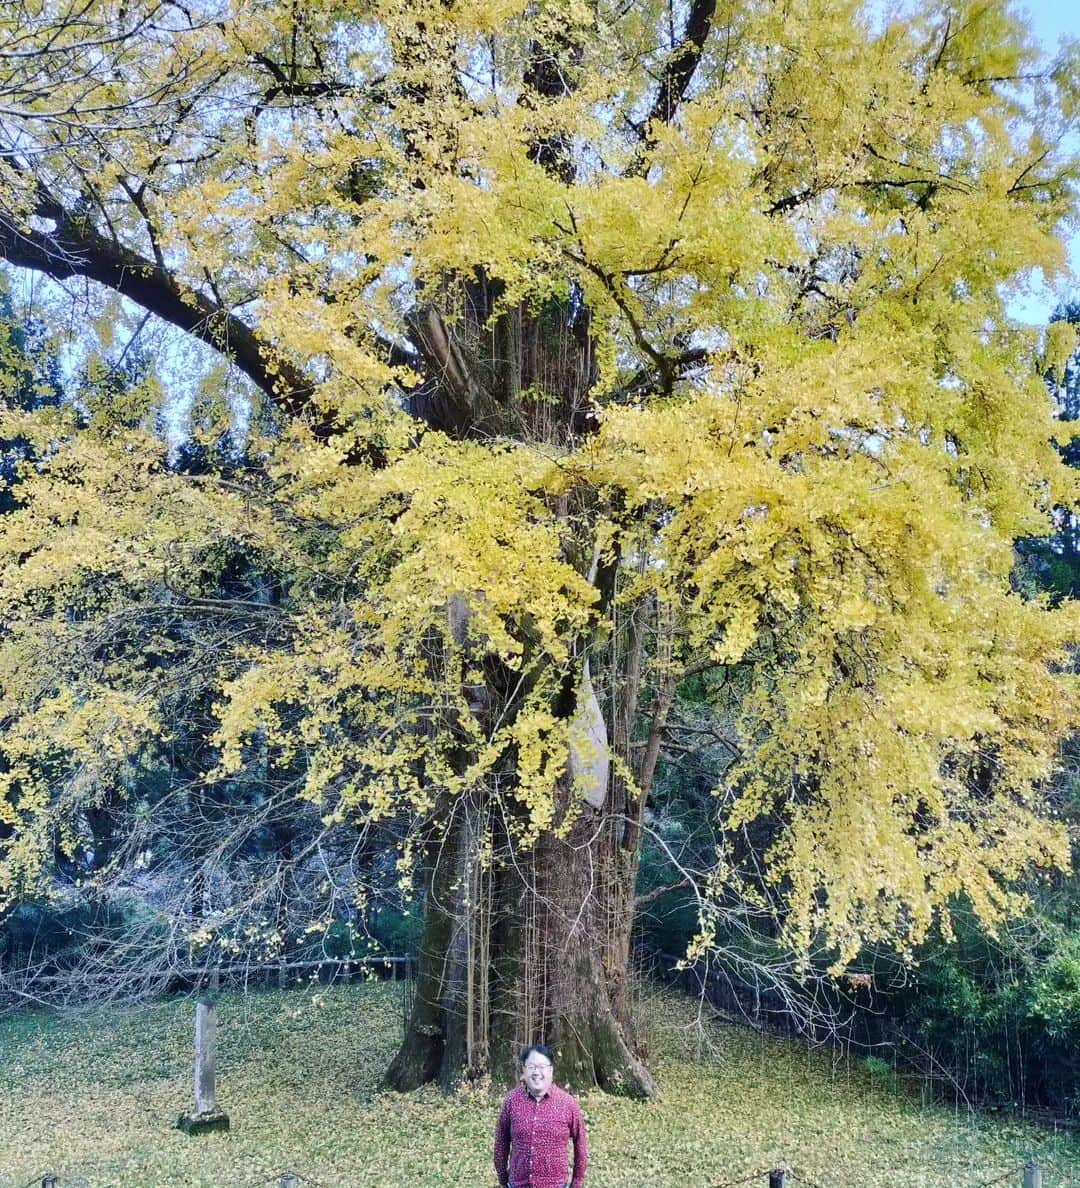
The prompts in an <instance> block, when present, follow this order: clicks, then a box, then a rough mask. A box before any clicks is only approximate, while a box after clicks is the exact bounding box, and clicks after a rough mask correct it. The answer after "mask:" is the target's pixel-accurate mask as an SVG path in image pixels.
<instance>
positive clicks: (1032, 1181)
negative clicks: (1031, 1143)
mask: <svg viewBox="0 0 1080 1188" xmlns="http://www.w3.org/2000/svg"><path fill="white" fill-rule="evenodd" d="M1024 1188H1042V1168H1041V1167H1039V1165H1038V1164H1037V1163H1036V1162H1035V1160H1034V1159H1033V1160H1032V1161H1031V1162H1030V1163H1029V1164H1028V1165H1027V1167H1025V1168H1024Z"/></svg>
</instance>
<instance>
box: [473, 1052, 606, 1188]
mask: <svg viewBox="0 0 1080 1188" xmlns="http://www.w3.org/2000/svg"><path fill="white" fill-rule="evenodd" d="M521 1065H522V1069H523V1071H524V1076H523V1077H522V1084H520V1085H518V1086H517V1088H516V1089H513V1090H511V1092H510V1093H509V1094H508V1096H507V1098H506V1101H504V1102H503V1107H502V1109H501V1110H500V1111H499V1120H498V1122H496V1123H495V1174H496V1175H497V1176H498V1177H499V1184H500V1185H501V1186H502V1188H508V1186H509V1188H582V1184H584V1182H585V1166H586V1164H587V1163H588V1162H589V1144H588V1142H587V1141H586V1139H585V1121H584V1119H583V1118H582V1116H581V1109H580V1107H579V1106H578V1103H577V1102H576V1101H575V1100H574V1099H573V1097H572V1096H571V1095H570V1094H569V1093H567V1092H566V1090H565V1089H560V1088H559V1087H558V1085H555V1084H553V1083H552V1082H553V1078H554V1075H555V1053H554V1052H552V1050H551V1049H550V1048H547V1047H545V1046H544V1045H543V1044H530V1045H529V1047H527V1048H526V1049H525V1050H524V1051H523V1052H522V1053H521ZM567 1143H573V1144H574V1174H573V1178H571V1176H570V1168H569V1161H568V1159H567V1154H566V1146H567Z"/></svg>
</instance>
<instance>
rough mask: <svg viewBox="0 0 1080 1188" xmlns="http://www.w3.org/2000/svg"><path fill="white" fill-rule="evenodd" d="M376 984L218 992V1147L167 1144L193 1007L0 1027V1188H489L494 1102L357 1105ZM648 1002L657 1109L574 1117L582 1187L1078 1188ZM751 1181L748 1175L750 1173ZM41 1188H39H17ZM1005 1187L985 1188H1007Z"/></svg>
mask: <svg viewBox="0 0 1080 1188" xmlns="http://www.w3.org/2000/svg"><path fill="white" fill-rule="evenodd" d="M397 994H398V991H397V989H396V988H395V987H393V986H390V985H387V984H381V985H380V984H368V985H356V986H343V987H338V988H334V989H329V990H327V989H325V988H324V989H322V990H321V991H320V993H319V994H317V995H315V996H314V997H313V996H312V995H311V994H309V993H305V992H303V991H299V990H297V991H286V992H280V991H263V992H259V993H255V994H252V995H250V996H248V997H247V998H246V999H245V998H243V997H241V996H240V995H231V994H226V995H223V996H222V998H221V1000H220V1003H219V1012H218V1044H219V1048H218V1102H219V1105H220V1106H221V1108H223V1109H224V1110H226V1111H227V1112H228V1113H229V1115H230V1117H231V1121H232V1129H231V1130H230V1131H229V1133H227V1134H209V1135H201V1136H197V1137H193V1138H189V1137H187V1136H185V1135H184V1134H182V1133H180V1132H179V1131H178V1130H176V1129H175V1128H174V1125H175V1122H176V1118H177V1115H178V1114H180V1113H181V1112H182V1111H183V1110H185V1109H190V1108H191V1064H192V1037H193V1033H194V1013H195V1004H194V1001H193V1000H190V999H174V1000H168V1001H164V1002H160V1003H156V1004H152V1005H149V1006H142V1007H137V1008H129V1007H122V1008H110V1009H94V1010H87V1011H85V1012H83V1013H80V1014H78V1015H77V1016H66V1017H62V1018H61V1017H56V1016H52V1015H49V1014H45V1013H32V1012H29V1013H23V1014H19V1015H13V1016H8V1017H6V1018H3V1019H0V1186H2V1188H22V1185H24V1184H25V1183H26V1182H27V1181H30V1180H32V1178H34V1177H39V1176H40V1175H41V1173H42V1172H43V1171H46V1170H52V1171H54V1172H55V1173H56V1174H57V1175H58V1176H59V1177H60V1185H61V1188H75V1186H76V1185H80V1186H86V1188H99V1186H101V1188H105V1186H116V1188H119V1186H121V1185H123V1186H136V1185H147V1186H151V1185H192V1186H195V1185H198V1186H200V1188H249V1186H250V1188H255V1186H256V1185H259V1184H262V1185H265V1184H267V1183H268V1182H272V1181H273V1177H274V1176H275V1173H280V1172H281V1171H283V1170H285V1169H286V1168H292V1169H295V1170H296V1171H297V1172H298V1173H300V1174H301V1175H302V1176H304V1177H306V1179H307V1181H308V1183H309V1184H321V1185H323V1186H324V1188H331V1186H332V1188H345V1186H353V1185H355V1186H356V1188H367V1186H376V1185H379V1186H386V1188H392V1186H395V1185H403V1186H404V1185H409V1186H413V1185H415V1186H417V1188H421V1186H422V1188H450V1186H453V1188H458V1186H459V1185H462V1186H464V1185H469V1186H475V1188H490V1186H492V1185H494V1184H495V1178H494V1175H493V1172H492V1170H491V1164H490V1158H489V1151H490V1137H491V1131H492V1126H493V1123H494V1119H495V1113H496V1110H497V1108H498V1103H497V1101H496V1100H494V1099H492V1098H489V1097H488V1096H486V1095H484V1094H481V1093H478V1092H475V1091H471V1092H466V1093H462V1094H460V1095H459V1096H457V1097H454V1098H445V1097H442V1096H440V1095H439V1094H438V1093H436V1092H434V1091H432V1090H424V1091H422V1092H419V1093H415V1094H411V1095H407V1096H401V1095H397V1094H384V1093H379V1092H378V1080H379V1075H380V1073H381V1071H382V1069H383V1068H384V1067H385V1065H386V1063H387V1061H388V1060H389V1058H390V1056H391V1055H392V1053H393V1050H394V1047H395V1044H396V1041H397V1039H398V1038H399V1036H400V1031H401V1007H400V1002H399V999H398V997H397ZM695 1012H696V1004H695V1003H692V1002H688V1001H686V1000H685V999H682V998H679V997H677V996H675V995H674V994H672V993H670V992H666V991H665V992H648V993H647V994H646V997H645V998H644V999H643V1001H642V1004H641V1013H642V1022H643V1026H644V1030H645V1032H646V1034H647V1035H648V1037H649V1042H650V1048H651V1051H652V1053H653V1055H652V1059H651V1064H652V1067H653V1070H654V1072H655V1074H656V1079H657V1085H658V1096H657V1099H656V1100H655V1101H654V1102H651V1103H649V1104H647V1105H639V1104H635V1103H633V1102H629V1101H623V1100H616V1099H612V1098H608V1097H605V1096H604V1095H603V1094H600V1093H590V1094H589V1095H587V1096H586V1097H585V1098H584V1099H583V1103H582V1104H583V1106H584V1109H585V1114H586V1119H587V1122H588V1128H589V1137H590V1145H591V1148H592V1160H591V1162H590V1169H589V1175H588V1179H587V1185H588V1188H646V1186H647V1188H706V1186H714V1185H721V1184H726V1183H729V1182H732V1181H737V1180H743V1179H744V1178H746V1177H751V1176H752V1177H753V1178H752V1179H751V1181H750V1185H751V1188H767V1176H766V1175H765V1169H767V1168H769V1167H770V1166H773V1165H785V1166H787V1167H790V1168H791V1169H793V1171H794V1172H795V1173H796V1176H795V1178H794V1180H793V1185H792V1188H808V1186H809V1188H815V1186H816V1188H879V1186H880V1188H885V1186H889V1188H938V1186H940V1188H974V1186H975V1185H978V1184H981V1183H983V1182H984V1181H986V1180H990V1179H993V1178H994V1177H995V1176H1000V1175H1001V1174H1002V1173H1004V1172H1007V1171H1008V1169H1009V1168H1010V1167H1013V1166H1015V1165H1018V1164H1020V1163H1022V1162H1023V1161H1024V1160H1025V1159H1026V1158H1027V1157H1028V1156H1029V1155H1031V1154H1035V1155H1036V1156H1037V1157H1038V1158H1039V1161H1040V1163H1041V1164H1042V1167H1043V1177H1044V1178H1043V1185H1044V1188H1059V1186H1062V1185H1080V1138H1077V1137H1066V1136H1063V1135H1054V1134H1052V1133H1050V1132H1048V1131H1045V1130H1039V1129H1035V1128H1033V1127H1028V1126H1024V1125H1021V1124H1019V1123H1018V1122H1003V1121H1001V1120H999V1119H988V1118H985V1117H980V1116H979V1115H977V1114H972V1113H970V1112H968V1111H966V1110H950V1109H940V1108H926V1107H923V1106H922V1105H921V1104H920V1103H919V1102H918V1101H917V1100H911V1099H910V1098H908V1097H905V1096H903V1095H898V1094H896V1093H895V1092H893V1091H891V1090H890V1089H889V1087H888V1086H887V1085H883V1084H881V1083H880V1082H881V1078H875V1077H873V1076H871V1075H870V1073H869V1072H868V1071H867V1070H866V1069H865V1068H864V1067H863V1065H862V1064H861V1063H860V1062H859V1061H857V1060H852V1061H847V1060H844V1059H842V1058H840V1057H838V1056H837V1055H836V1054H834V1053H831V1052H828V1051H807V1050H806V1049H805V1048H804V1047H803V1046H801V1045H799V1044H795V1043H790V1042H787V1041H784V1040H779V1039H772V1038H762V1037H759V1036H756V1035H754V1034H753V1033H751V1032H749V1031H746V1030H743V1029H740V1028H734V1027H727V1026H721V1025H715V1024H707V1025H706V1026H705V1028H704V1030H703V1031H700V1030H698V1029H696V1028H695V1025H694V1023H695V1017H696V1013H695ZM759 1171H760V1172H761V1174H760V1175H759V1176H755V1175H754V1173H757V1172H759ZM38 1182H40V1180H38ZM1019 1184H1020V1176H1019V1174H1018V1175H1017V1176H1016V1177H1012V1178H1008V1179H1006V1180H1004V1181H1002V1188H1005V1186H1006V1185H1019Z"/></svg>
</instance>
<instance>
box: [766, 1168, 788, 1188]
mask: <svg viewBox="0 0 1080 1188" xmlns="http://www.w3.org/2000/svg"><path fill="white" fill-rule="evenodd" d="M769 1188H788V1173H787V1172H786V1171H785V1170H784V1168H782V1167H774V1168H773V1169H772V1171H771V1172H769Z"/></svg>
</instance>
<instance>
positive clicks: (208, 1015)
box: [176, 998, 229, 1134]
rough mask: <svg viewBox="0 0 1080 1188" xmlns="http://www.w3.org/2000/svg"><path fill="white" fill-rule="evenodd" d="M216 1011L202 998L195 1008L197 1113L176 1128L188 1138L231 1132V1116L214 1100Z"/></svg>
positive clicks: (183, 1118)
mask: <svg viewBox="0 0 1080 1188" xmlns="http://www.w3.org/2000/svg"><path fill="white" fill-rule="evenodd" d="M216 1047H217V1007H216V1005H215V1004H214V1002H213V1000H212V999H209V998H201V999H199V1002H198V1003H197V1004H196V1007H195V1111H194V1113H191V1114H181V1115H180V1118H179V1121H178V1122H177V1123H176V1125H177V1126H178V1127H179V1128H180V1129H181V1130H182V1131H183V1132H184V1133H185V1134H204V1133H205V1132H206V1131H209V1130H228V1129H229V1116H228V1114H225V1113H222V1111H221V1110H219V1109H218V1108H217V1102H216V1100H215V1097H214V1075H215V1049H216Z"/></svg>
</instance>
